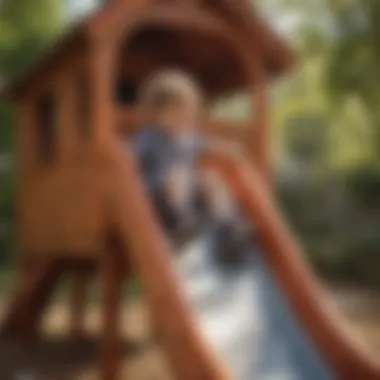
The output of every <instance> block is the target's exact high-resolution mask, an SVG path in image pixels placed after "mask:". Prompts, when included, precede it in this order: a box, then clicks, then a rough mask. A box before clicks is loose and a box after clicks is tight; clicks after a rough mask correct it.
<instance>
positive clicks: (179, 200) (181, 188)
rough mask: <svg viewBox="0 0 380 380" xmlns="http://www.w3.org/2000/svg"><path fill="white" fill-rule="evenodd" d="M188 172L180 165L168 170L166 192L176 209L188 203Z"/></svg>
mask: <svg viewBox="0 0 380 380" xmlns="http://www.w3.org/2000/svg"><path fill="white" fill-rule="evenodd" d="M186 174H187V173H186V172H185V170H184V169H183V168H181V167H180V166H177V167H173V168H171V169H169V170H168V172H167V175H166V179H165V194H166V195H167V196H168V199H169V202H170V203H171V205H172V206H173V207H174V208H175V209H176V210H178V211H179V210H181V209H182V208H183V207H184V205H185V204H186V197H187V195H188V192H189V183H188V178H187V175H186Z"/></svg>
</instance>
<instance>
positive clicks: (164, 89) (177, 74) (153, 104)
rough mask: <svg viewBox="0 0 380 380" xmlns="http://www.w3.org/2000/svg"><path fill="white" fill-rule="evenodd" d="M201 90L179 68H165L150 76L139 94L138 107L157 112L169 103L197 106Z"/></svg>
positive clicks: (200, 98)
mask: <svg viewBox="0 0 380 380" xmlns="http://www.w3.org/2000/svg"><path fill="white" fill-rule="evenodd" d="M201 102H202V94H201V90H200V88H199V87H198V84H197V83H196V81H195V80H194V79H193V78H192V77H191V76H190V75H189V74H187V73H184V72H182V71H179V70H166V71H160V72H158V73H155V74H154V75H152V76H150V77H149V78H148V79H147V81H146V82H145V83H144V84H143V86H142V88H141V91H140V94H139V104H140V107H141V108H142V109H143V110H145V111H148V112H157V111H160V110H161V109H163V108H164V107H166V106H167V105H171V104H179V105H182V104H184V105H186V104H191V105H194V106H195V107H199V106H200V105H201Z"/></svg>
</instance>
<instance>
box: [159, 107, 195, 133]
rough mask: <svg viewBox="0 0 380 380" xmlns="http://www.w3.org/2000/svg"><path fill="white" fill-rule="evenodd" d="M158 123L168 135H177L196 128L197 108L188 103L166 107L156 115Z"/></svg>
mask: <svg viewBox="0 0 380 380" xmlns="http://www.w3.org/2000/svg"><path fill="white" fill-rule="evenodd" d="M158 117H159V122H160V124H161V125H163V127H164V128H165V130H166V131H167V132H168V133H172V134H179V133H181V132H185V131H188V130H192V129H194V128H195V127H196V125H197V121H198V118H199V107H198V106H197V105H195V104H191V103H190V102H189V103H173V104H169V105H167V106H166V107H165V108H164V109H162V111H161V112H160V113H159V115H158Z"/></svg>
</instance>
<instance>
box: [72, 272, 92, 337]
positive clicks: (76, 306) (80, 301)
mask: <svg viewBox="0 0 380 380" xmlns="http://www.w3.org/2000/svg"><path fill="white" fill-rule="evenodd" d="M88 282H89V275H88V274H87V273H82V272H81V271H77V272H74V274H73V277H72V283H71V288H70V291H71V293H70V336H71V338H72V339H73V340H80V339H83V338H84V337H85V312H86V299H87V290H88V287H87V285H88Z"/></svg>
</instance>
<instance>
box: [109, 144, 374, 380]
mask: <svg viewBox="0 0 380 380" xmlns="http://www.w3.org/2000/svg"><path fill="white" fill-rule="evenodd" d="M112 156H113V158H112V160H114V164H116V163H117V165H116V166H117V167H118V170H119V173H118V174H117V178H118V183H117V186H112V188H110V192H109V194H108V196H109V198H108V200H109V204H110V205H111V209H112V213H111V215H112V217H113V218H114V220H115V221H117V222H116V224H117V226H119V227H118V228H119V233H120V236H121V237H122V240H123V243H124V244H125V246H126V247H127V246H128V250H129V254H130V255H131V260H132V263H133V265H134V267H135V269H136V271H137V273H138V274H139V276H140V278H141V280H142V284H143V287H144V289H145V292H146V295H147V297H148V301H149V304H150V306H151V309H152V313H153V320H155V322H156V324H157V327H158V331H159V333H160V335H161V340H162V342H163V344H164V346H165V347H166V349H167V352H168V355H169V358H170V359H171V363H172V365H173V368H174V371H175V373H176V374H177V376H178V378H180V379H218V380H220V379H228V378H231V379H232V378H239V379H242V380H243V379H244V380H248V379H253V378H257V379H259V380H264V379H265V380H266V379H272V378H274V377H273V376H271V375H273V374H270V373H267V375H266V374H265V371H264V372H262V374H261V373H260V372H259V371H256V372H255V371H253V372H249V373H243V372H242V373H241V374H240V373H239V371H236V370H235V369H234V368H231V365H230V363H229V362H228V360H225V358H226V356H225V355H223V353H221V351H220V350H218V347H217V344H215V342H212V341H211V340H210V339H206V336H207V330H208V329H211V328H212V324H208V325H207V324H206V327H205V326H204V321H205V319H204V318H202V311H201V310H199V308H198V310H197V309H196V308H192V307H191V295H189V292H188V290H189V289H186V287H187V284H186V281H184V278H183V272H182V273H181V264H178V262H177V260H175V259H174V256H173V255H172V252H171V250H170V246H169V244H168V241H167V239H166V237H165V236H164V234H163V231H162V230H161V228H160V227H159V225H158V223H157V220H156V218H155V216H154V213H153V211H152V210H153V208H152V207H151V204H150V201H149V199H148V198H147V197H146V194H145V190H144V187H143V184H142V182H141V180H140V178H139V173H138V171H137V169H136V166H135V164H134V158H133V157H132V155H131V154H130V153H128V152H125V151H124V152H122V151H121V150H120V151H116V150H113V152H112ZM213 161H214V162H213V163H212V164H213V165H215V167H216V168H217V169H218V170H221V171H222V173H223V174H224V175H225V178H226V181H227V182H228V183H229V185H230V186H231V188H232V189H233V192H234V195H235V197H236V198H237V200H238V201H239V203H240V205H241V207H242V209H243V210H244V212H245V213H246V216H247V218H248V219H249V221H250V222H251V223H252V224H254V225H255V227H256V229H258V231H259V243H258V244H254V243H253V247H252V251H258V250H259V251H260V255H259V256H260V257H259V258H258V259H257V260H258V261H257V262H258V263H259V262H261V263H262V264H264V267H265V268H264V269H263V271H266V276H267V277H268V278H269V280H270V281H271V282H272V283H273V284H272V285H273V286H274V288H276V290H274V292H276V293H277V300H278V303H279V304H280V303H281V304H284V307H283V308H284V309H285V308H286V309H288V310H289V313H290V314H291V316H292V318H293V322H292V323H293V325H295V326H296V327H297V330H298V335H300V336H303V337H304V339H305V340H306V341H308V342H309V343H308V344H309V345H310V346H312V350H311V351H310V352H314V353H315V356H317V357H318V358H319V359H318V360H317V359H315V360H314V359H313V360H312V361H311V362H313V363H321V364H320V366H322V367H323V370H321V371H320V372H319V373H321V374H322V373H323V374H324V375H320V376H319V377H318V375H316V372H315V367H314V368H313V367H310V368H309V370H310V373H309V374H307V370H308V368H307V367H306V374H305V370H304V371H303V372H302V371H298V372H297V371H296V370H297V368H298V367H302V365H303V363H302V362H304V361H305V360H307V359H305V355H303V356H302V354H301V352H300V359H299V363H297V362H295V363H293V364H294V365H293V370H294V371H293V375H291V374H290V375H289V373H288V374H286V373H282V377H281V376H279V375H278V374H276V376H277V375H278V376H277V377H275V378H276V379H277V378H278V379H287V380H288V379H289V380H297V379H307V380H309V379H321V380H327V379H330V378H331V379H342V380H346V379H347V380H348V379H352V380H359V379H360V380H361V379H363V380H377V379H380V366H379V362H378V361H377V360H376V359H375V358H374V357H373V356H371V355H370V354H369V353H368V352H365V350H364V349H362V348H361V346H360V344H359V342H357V341H355V340H354V339H353V338H352V337H351V336H350V335H349V334H348V333H347V332H346V331H345V330H344V329H343V328H342V323H341V321H340V320H339V319H338V318H337V316H336V313H335V312H334V311H333V310H332V308H331V307H330V306H329V305H327V304H326V303H325V302H324V300H323V294H322V291H321V290H320V289H319V287H318V285H317V283H316V281H315V280H314V278H313V275H312V273H311V270H310V268H309V267H308V265H307V264H306V263H305V261H304V259H303V255H302V253H301V250H300V247H299V245H298V244H297V242H296V241H295V240H294V239H293V238H292V236H291V234H290V233H289V232H288V231H287V229H286V227H285V223H284V222H283V220H282V219H281V217H280V216H279V213H278V210H277V209H276V207H275V205H274V202H273V200H272V199H271V197H270V196H269V193H268V191H267V190H266V188H265V186H264V185H263V184H262V181H261V179H260V177H259V175H258V174H257V173H255V171H254V170H253V169H252V167H251V165H249V164H248V163H247V162H245V161H244V160H243V159H242V160H238V161H237V162H232V161H230V160H225V161H224V162H223V160H222V159H221V158H220V159H219V158H218V159H216V160H215V159H214V160H213ZM115 174H116V173H115ZM206 235H207V233H206ZM199 239H200V240H201V239H202V237H200V238H199ZM194 244H195V246H196V245H197V243H196V242H195V243H194ZM201 246H202V247H203V252H204V254H205V255H206V254H207V249H205V248H204V247H205V246H206V247H207V245H205V244H203V245H202V244H201ZM257 246H259V249H257ZM189 250H190V251H191V250H192V249H191V248H189ZM201 251H202V248H201V249H198V257H199V252H201ZM185 256H186V255H185ZM253 265H256V269H255V268H253V269H252V275H254V273H257V268H259V267H260V265H261V264H257V263H256V264H255V263H253ZM203 269H205V268H204V267H203ZM214 269H215V267H214ZM255 271H256V272H255ZM185 277H186V276H185ZM227 277H229V278H230V277H231V276H227ZM243 277H244V276H243ZM243 277H242V278H243ZM213 278H214V280H215V276H214V277H213ZM185 280H186V279H185ZM247 285H249V284H248V283H247ZM226 293H228V289H227V290H226ZM227 298H228V297H227ZM210 301H211V300H210ZM276 302H277V301H275V303H276ZM203 303H204V304H205V303H206V304H207V298H206V299H204V300H203ZM243 304H244V302H243ZM256 305H257V304H256ZM272 306H273V305H272ZM201 309H202V308H201ZM229 309H230V314H231V310H233V304H231V307H230V308H229ZM272 309H273V308H272ZM215 310H217V309H215ZM273 310H276V309H275V308H274V309H273ZM253 311H254V310H252V312H253ZM279 312H280V313H281V312H282V311H281V310H280V311H279ZM236 313H239V310H238V309H237V310H236ZM197 314H198V318H197ZM214 318H215V319H214V322H215V323H216V324H218V323H219V324H220V321H221V320H224V319H223V318H224V315H222V314H220V315H218V314H216V315H215V313H214ZM285 320H286V318H284V324H285ZM279 322H280V323H278V321H277V329H278V331H280V330H281V327H283V329H284V328H285V329H287V326H286V325H284V326H281V320H280V321H279ZM202 324H203V325H202ZM224 326H225V327H226V328H225V329H226V330H228V329H230V328H231V327H232V326H229V327H227V325H224ZM222 329H223V328H222ZM276 331H277V330H274V331H271V334H272V335H273V334H276ZM289 331H290V330H289ZM256 333H260V332H256ZM259 335H260V334H259ZM259 335H256V336H259ZM264 341H265V339H264ZM213 343H214V344H213ZM278 344H280V342H279V343H278ZM284 347H285V348H286V349H287V350H290V351H291V350H292V349H294V350H295V352H297V350H296V348H295V346H292V343H291V342H290V345H288V346H284ZM259 349H260V347H259ZM247 350H248V347H247ZM217 353H218V354H219V355H218V354H217ZM271 354H273V352H270V351H268V355H271ZM293 356H294V355H293ZM252 360H253V359H252ZM281 360H285V359H279V361H281ZM295 360H296V361H297V358H295ZM237 361H239V360H237ZM238 365H239V364H237V366H238ZM315 365H316V366H318V364H315ZM232 366H233V365H232ZM303 367H304V368H305V366H304V365H303ZM295 373H298V375H295ZM313 373H314V377H312V374H313Z"/></svg>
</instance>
